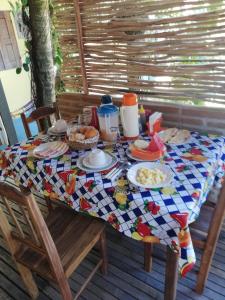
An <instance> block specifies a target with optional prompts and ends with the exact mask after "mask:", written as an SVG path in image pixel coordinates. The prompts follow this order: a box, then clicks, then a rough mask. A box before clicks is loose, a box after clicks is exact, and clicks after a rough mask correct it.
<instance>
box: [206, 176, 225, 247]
mask: <svg viewBox="0 0 225 300" xmlns="http://www.w3.org/2000/svg"><path fill="white" fill-rule="evenodd" d="M224 217H225V182H224V183H223V185H222V187H221V190H220V194H219V197H218V200H217V202H216V206H215V208H214V211H213V215H212V218H211V220H210V225H209V232H208V236H207V241H206V243H207V244H211V243H212V241H214V240H215V236H219V234H220V231H221V227H222V224H223V220H224ZM206 221H207V220H206Z"/></svg>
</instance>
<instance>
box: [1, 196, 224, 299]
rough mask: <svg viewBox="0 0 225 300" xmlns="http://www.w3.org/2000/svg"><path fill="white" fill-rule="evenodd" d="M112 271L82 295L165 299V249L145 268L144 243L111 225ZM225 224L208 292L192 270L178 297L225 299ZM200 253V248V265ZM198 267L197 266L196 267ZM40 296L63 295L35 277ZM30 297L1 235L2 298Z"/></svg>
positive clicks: (80, 275)
mask: <svg viewBox="0 0 225 300" xmlns="http://www.w3.org/2000/svg"><path fill="white" fill-rule="evenodd" d="M38 203H39V204H40V207H41V209H42V211H43V213H44V211H45V210H46V207H45V204H44V202H43V200H42V199H39V200H38ZM107 238H108V255H109V273H108V275H107V276H105V277H104V276H102V275H101V273H100V272H98V273H97V274H96V275H95V276H94V278H93V279H92V281H91V282H90V284H89V285H88V287H87V288H86V289H85V291H84V292H83V293H82V295H81V297H80V299H87V300H98V299H105V300H113V299H122V300H132V299H141V300H142V299H143V300H145V299H163V290H164V272H165V262H164V261H163V258H164V257H165V249H164V247H163V246H160V245H159V246H156V247H155V249H154V256H155V257H154V260H153V270H152V272H151V273H147V272H145V271H144V270H143V245H142V243H140V242H137V241H135V240H132V239H129V238H127V237H125V236H123V235H121V234H119V233H118V232H116V231H115V230H114V229H113V228H111V227H108V228H107ZM224 249H225V226H224V227H223V230H222V232H221V235H220V239H219V243H218V245H217V249H216V254H215V257H214V259H213V263H212V268H211V272H210V275H209V279H208V282H207V286H206V288H205V291H204V294H203V295H201V296H199V295H197V294H196V293H195V292H194V291H193V288H194V285H195V279H196V274H195V272H194V271H193V272H191V273H189V274H188V275H187V277H186V278H185V279H179V283H178V289H177V299H178V300H187V299H188V300H190V299H199V300H207V299H213V300H223V299H224V300H225V288H224V287H225V251H224ZM199 257H200V253H199V252H197V258H198V261H197V266H198V265H199ZM97 258H98V255H97V252H95V251H93V252H92V253H91V254H90V255H89V256H88V257H87V258H86V259H85V260H84V262H83V263H82V264H81V266H80V267H79V268H78V269H77V271H76V272H75V273H74V274H73V276H72V278H71V280H70V286H71V288H72V290H73V291H74V293H75V292H76V290H77V289H78V287H79V286H80V285H81V283H82V282H83V281H84V278H85V277H86V276H87V275H88V273H89V272H90V271H91V269H92V268H93V266H94V264H95V262H96V261H97ZM196 269H197V268H196ZM35 279H36V281H37V284H38V287H39V290H40V296H39V298H38V299H40V300H47V299H48V300H49V299H51V300H57V299H61V297H60V294H59V293H58V291H57V288H56V287H55V286H54V285H53V284H50V283H49V282H47V281H46V280H44V279H42V278H40V277H35ZM9 299H10V300H11V299H14V300H26V299H29V296H28V294H27V292H26V290H25V288H24V286H23V283H22V281H21V279H20V276H19V274H18V272H17V270H16V267H15V265H14V263H13V261H12V259H11V257H10V254H9V253H8V251H7V247H6V245H5V243H4V241H3V239H2V238H1V237H0V300H9Z"/></svg>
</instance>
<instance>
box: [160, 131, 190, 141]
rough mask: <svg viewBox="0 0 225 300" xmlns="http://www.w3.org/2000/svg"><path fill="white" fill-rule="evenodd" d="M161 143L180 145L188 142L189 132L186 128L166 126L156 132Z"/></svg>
mask: <svg viewBox="0 0 225 300" xmlns="http://www.w3.org/2000/svg"><path fill="white" fill-rule="evenodd" d="M158 135H159V137H160V138H161V140H162V141H163V143H165V144H168V145H182V144H185V143H188V142H189V140H190V138H191V134H190V131H189V130H187V129H178V128H168V129H165V130H163V131H160V132H159V133H158Z"/></svg>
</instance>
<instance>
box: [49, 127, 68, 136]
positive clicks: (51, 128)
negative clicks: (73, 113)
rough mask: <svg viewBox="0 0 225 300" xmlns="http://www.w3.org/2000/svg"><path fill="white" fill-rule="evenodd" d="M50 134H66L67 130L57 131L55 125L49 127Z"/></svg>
mask: <svg viewBox="0 0 225 300" xmlns="http://www.w3.org/2000/svg"><path fill="white" fill-rule="evenodd" d="M47 133H48V134H49V135H56V136H59V135H64V134H66V130H64V131H56V130H55V127H54V126H52V127H50V128H48V132H47Z"/></svg>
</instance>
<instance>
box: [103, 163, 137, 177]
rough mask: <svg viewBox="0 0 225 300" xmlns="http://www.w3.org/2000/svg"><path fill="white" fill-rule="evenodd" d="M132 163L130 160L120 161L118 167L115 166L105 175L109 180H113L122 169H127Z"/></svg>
mask: <svg viewBox="0 0 225 300" xmlns="http://www.w3.org/2000/svg"><path fill="white" fill-rule="evenodd" d="M131 166H132V164H131V163H130V162H127V161H126V162H124V163H122V164H121V165H120V166H119V168H115V170H114V171H113V172H110V173H109V174H107V175H106V178H107V179H110V180H111V181H114V180H115V179H116V178H117V177H118V176H119V175H120V174H121V173H122V171H124V170H127V169H128V168H129V167H131Z"/></svg>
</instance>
